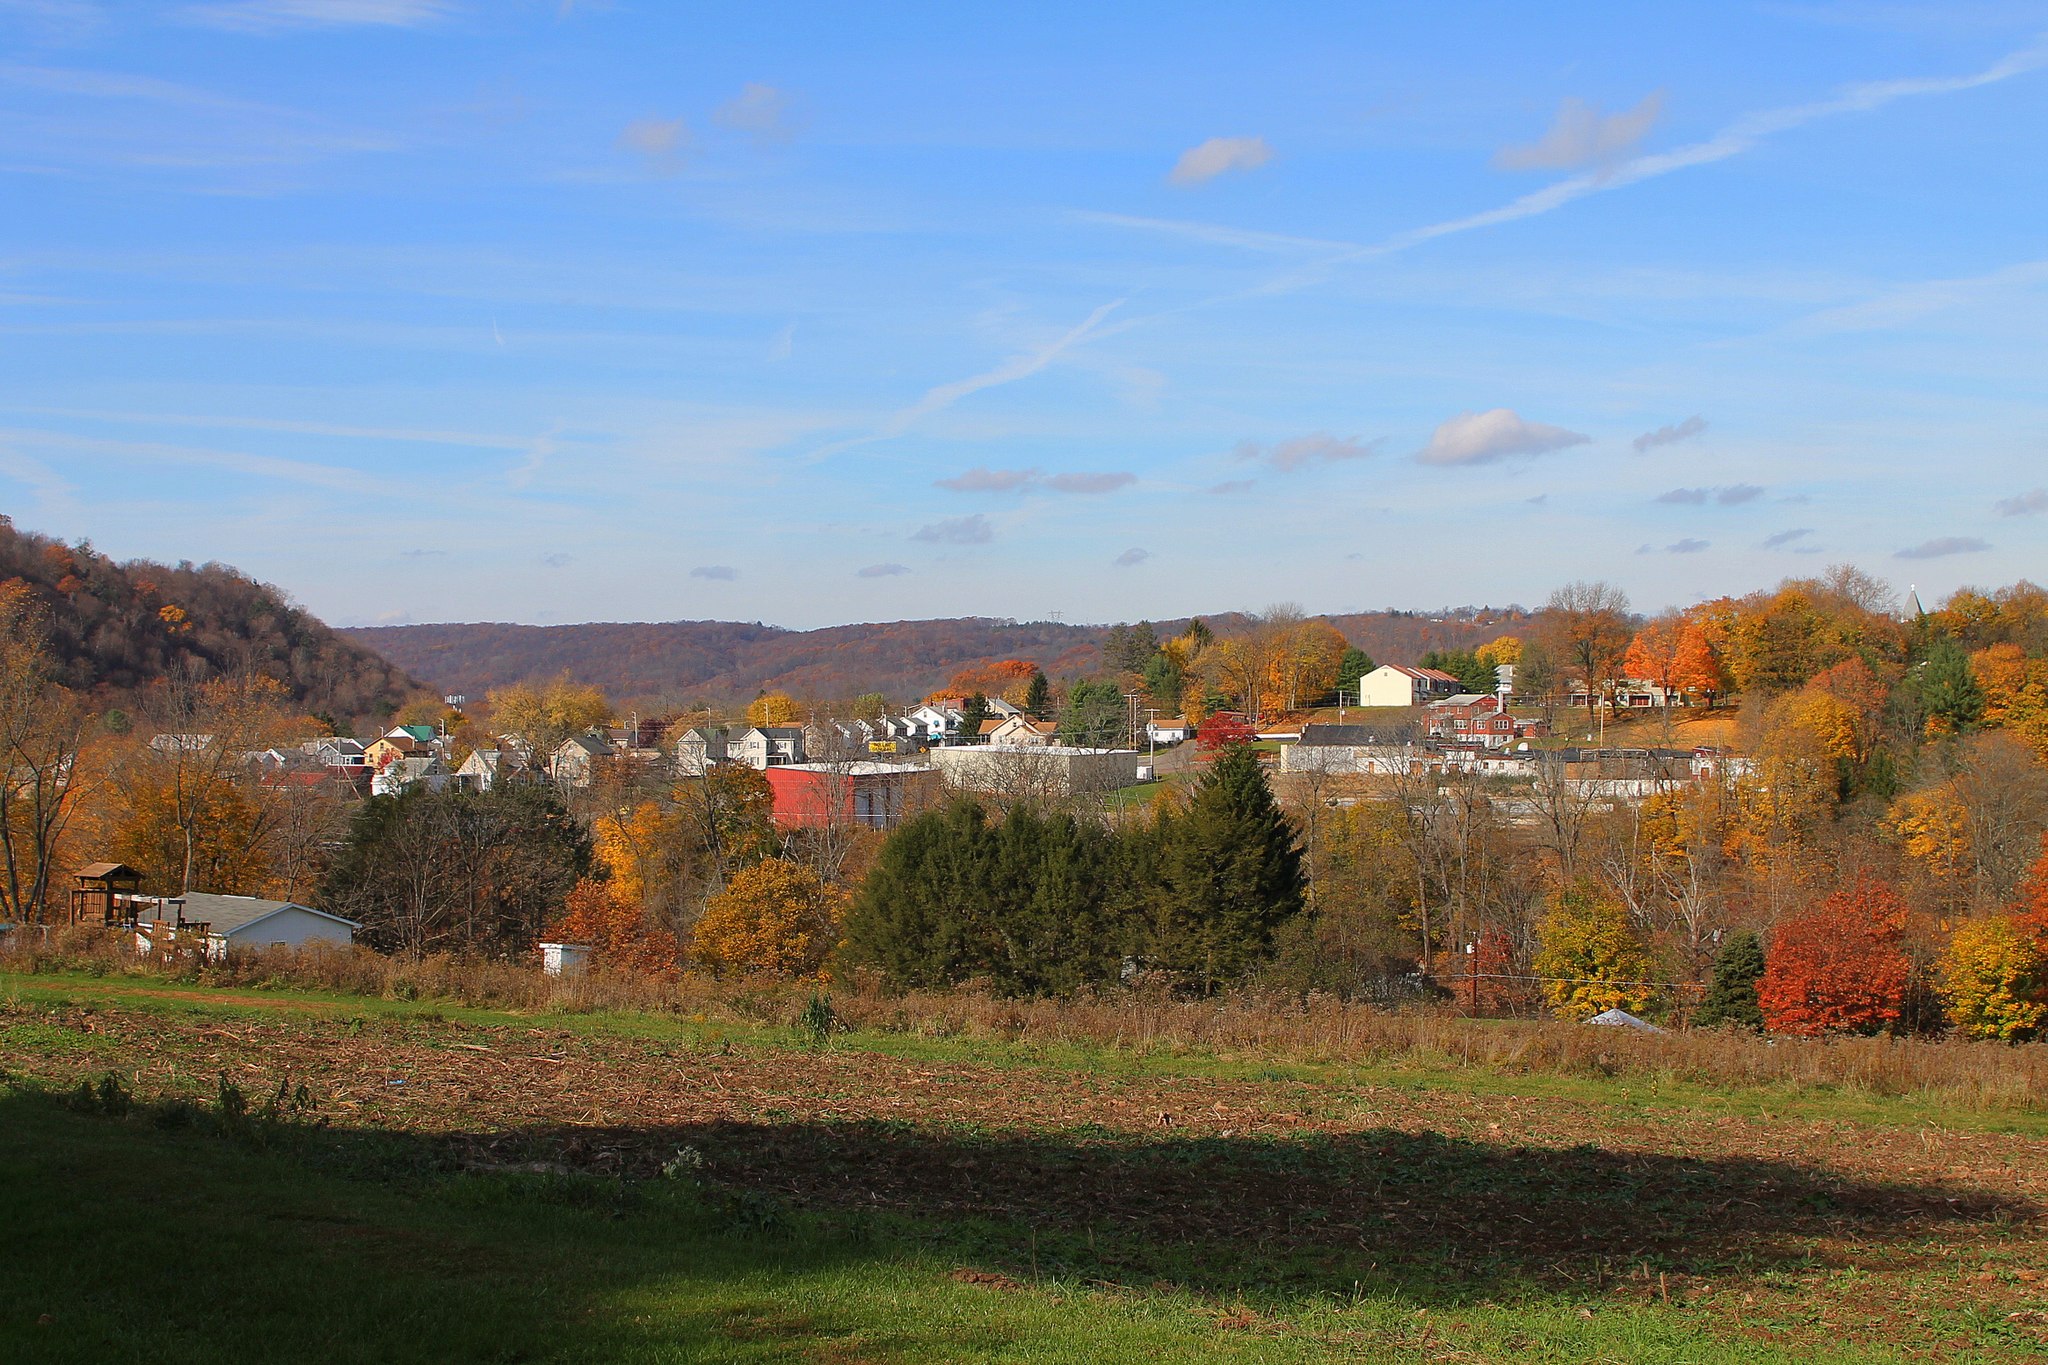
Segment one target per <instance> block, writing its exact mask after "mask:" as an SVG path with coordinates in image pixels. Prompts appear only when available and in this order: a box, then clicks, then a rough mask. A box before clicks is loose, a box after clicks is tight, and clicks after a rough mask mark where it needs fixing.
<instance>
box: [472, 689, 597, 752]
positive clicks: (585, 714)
mask: <svg viewBox="0 0 2048 1365" xmlns="http://www.w3.org/2000/svg"><path fill="white" fill-rule="evenodd" d="M490 707H491V724H492V725H493V727H494V728H496V730H497V731H498V733H499V734H510V735H518V736H519V737H520V738H521V739H523V740H525V741H526V742H527V743H528V744H530V745H532V746H533V748H534V751H535V752H536V753H539V754H548V753H552V752H554V749H555V746H556V745H558V744H560V743H561V742H562V741H563V740H565V739H567V738H569V737H570V736H571V735H580V734H582V733H583V732H584V731H586V730H591V729H595V728H596V727H597V726H600V725H603V724H604V723H605V722H606V721H608V720H610V719H611V716H612V704H611V703H610V702H608V701H606V700H605V697H604V693H602V692H600V691H598V690H597V689H596V688H595V687H582V686H579V685H577V684H576V683H573V682H570V681H569V675H568V674H566V673H564V674H562V675H561V676H559V677H557V678H556V679H554V681H552V682H549V683H544V684H542V685H540V686H538V687H536V686H534V685H532V684H529V683H515V684H514V685H513V686H511V687H501V688H499V689H497V690H496V691H494V692H492V693H491V694H490Z"/></svg>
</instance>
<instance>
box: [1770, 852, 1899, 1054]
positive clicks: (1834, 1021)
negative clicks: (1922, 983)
mask: <svg viewBox="0 0 2048 1365" xmlns="http://www.w3.org/2000/svg"><path fill="white" fill-rule="evenodd" d="M1905 931H1906V903H1905V901H1903V900H1901V899H1900V898H1899V893H1898V892H1896V891H1894V890H1892V889H1891V888H1890V887H1889V886H1886V885H1885V884H1884V883H1882V882H1879V881H1877V880H1875V879H1874V878H1872V877H1870V876H1869V875H1867V874H1866V875H1864V876H1861V877H1858V878H1857V879H1856V881H1854V882H1853V883H1851V884H1850V885H1848V886H1845V887H1843V888H1842V889H1841V890H1839V891H1836V892H1835V893H1834V894H1833V895H1831V896H1829V897H1828V898H1827V899H1826V900H1824V901H1822V902H1821V903H1820V904H1819V905H1817V906H1815V907H1813V908H1812V909H1810V910H1808V911H1806V912H1805V913H1804V914H1800V915H1794V916H1792V917H1791V918H1789V919H1787V920H1785V921H1784V922H1783V923H1781V924H1780V925H1779V926H1778V928H1777V931H1776V932H1775V933H1773V934H1772V935H1771V947H1770V953H1769V955H1768V957H1767V958H1766V959H1765V963H1764V974H1763V979H1762V980H1760V981H1758V982H1757V988H1756V995H1757V1003H1758V1004H1759V1005H1761V1006H1762V1007H1763V1013H1764V1024H1765V1026H1766V1027H1768V1028H1769V1029H1770V1030H1771V1031H1772V1032H1774V1033H1796V1034H1801V1035H1804V1036H1806V1037H1809V1038H1810V1037H1817V1036H1819V1035H1821V1034H1825V1033H1876V1032H1878V1031H1879V1030H1881V1029H1884V1028H1887V1027H1889V1026H1890V1025H1892V1024H1893V1023H1895V1022H1897V1020H1898V1017H1899V1013H1900V1011H1901V1009H1902V1008H1903V1007H1904V1004H1905V999H1906V987H1907V984H1908V981H1909V980H1910V978H1911V975H1912V963H1911V962H1910V961H1908V960H1907V957H1906V954H1905V951H1904V949H1903V948H1901V946H1900V944H1901V941H1902V940H1903V939H1904V937H1905Z"/></svg>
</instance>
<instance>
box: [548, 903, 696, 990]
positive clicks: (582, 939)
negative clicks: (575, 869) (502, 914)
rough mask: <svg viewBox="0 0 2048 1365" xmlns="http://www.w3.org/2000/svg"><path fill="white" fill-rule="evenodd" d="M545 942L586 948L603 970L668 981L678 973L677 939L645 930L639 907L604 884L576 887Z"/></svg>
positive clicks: (666, 934)
mask: <svg viewBox="0 0 2048 1365" xmlns="http://www.w3.org/2000/svg"><path fill="white" fill-rule="evenodd" d="M546 937H547V939H548V940H549V941H550V942H556V943H587V944H589V945H590V952H591V956H592V957H593V958H594V959H595V960H596V961H598V962H600V963H603V964H605V965H606V966H612V967H623V968H625V969H626V970H628V971H635V972H645V973H647V974H649V975H653V976H669V977H673V976H675V975H677V973H678V970H679V969H678V960H679V958H680V956H681V955H680V953H679V952H678V951H677V946H676V936H675V935H674V934H671V933H670V932H669V931H668V930H666V929H659V928H655V927H653V926H651V925H649V924H648V923H647V916H646V914H645V912H644V911H642V910H641V908H640V907H639V906H638V905H637V904H635V903H634V902H633V901H630V900H628V899H626V898H625V897H624V896H621V895H619V894H618V893H617V892H616V891H615V890H613V888H612V887H610V886H609V885H607V884H606V883H604V882H594V881H580V882H578V883H576V889H575V890H573V891H571V892H570V893H569V900H568V904H567V907H566V908H565V910H564V912H563V915H562V918H561V919H559V920H557V921H556V922H555V924H554V925H553V926H552V927H551V928H549V929H548V931H547V934H546Z"/></svg>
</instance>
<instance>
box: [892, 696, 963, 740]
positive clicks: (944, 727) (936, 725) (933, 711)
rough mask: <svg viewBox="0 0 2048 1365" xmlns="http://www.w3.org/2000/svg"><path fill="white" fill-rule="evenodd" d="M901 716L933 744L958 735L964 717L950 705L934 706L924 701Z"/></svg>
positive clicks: (955, 737)
mask: <svg viewBox="0 0 2048 1365" xmlns="http://www.w3.org/2000/svg"><path fill="white" fill-rule="evenodd" d="M903 718H904V719H905V720H907V721H909V722H910V723H911V724H913V725H915V726H917V727H918V729H919V730H921V731H922V732H923V733H924V736H925V738H927V739H929V740H930V741H931V742H932V743H934V744H944V743H946V742H947V741H949V740H953V739H958V738H959V737H960V723H961V722H962V721H963V720H965V719H966V717H965V716H963V715H962V714H961V713H960V712H959V711H958V710H957V709H955V708H954V707H951V706H934V705H932V704H931V703H930V702H926V703H925V704H924V705H922V706H913V707H911V708H910V709H909V710H908V711H906V712H904V713H903Z"/></svg>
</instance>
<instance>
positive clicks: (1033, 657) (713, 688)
mask: <svg viewBox="0 0 2048 1365" xmlns="http://www.w3.org/2000/svg"><path fill="white" fill-rule="evenodd" d="M1187 619H1188V618H1186V617H1181V618H1178V619H1175V620H1170V621H1169V620H1160V621H1157V622H1155V623H1154V625H1155V626H1156V627H1157V629H1158V630H1159V632H1160V634H1161V635H1162V636H1164V635H1166V634H1169V633H1171V632H1172V631H1175V630H1178V629H1179V628H1180V627H1181V626H1183V625H1185V624H1186V622H1187ZM1202 619H1203V620H1204V621H1207V622H1208V623H1209V624H1210V625H1211V626H1212V627H1213V628H1214V629H1216V630H1217V631H1218V632H1219V633H1223V634H1228V633H1229V631H1230V630H1231V629H1232V628H1234V627H1235V626H1237V625H1239V624H1242V622H1243V620H1244V618H1243V617H1242V616H1239V615H1237V614H1236V613H1231V612H1221V613H1218V614H1216V615H1213V616H1204V617H1203V618H1202ZM1325 619H1326V620H1328V621H1329V622H1330V623H1331V624H1332V625H1334V626H1336V627H1337V629H1339V630H1341V631H1343V632H1344V634H1345V636H1346V637H1347V638H1348V639H1350V641H1351V642H1352V643H1353V644H1355V645H1357V646H1358V647H1359V648H1361V649H1363V650H1364V651H1365V652H1366V653H1368V654H1370V655H1372V656H1373V658H1374V659H1377V660H1392V661H1396V662H1401V661H1409V660H1412V659H1415V658H1420V657H1421V656H1422V655H1423V654H1424V653H1427V652H1428V651H1429V650H1431V649H1437V648H1445V649H1456V648H1470V647H1472V646H1473V645H1477V644H1483V643H1484V642H1486V641H1487V640H1491V639H1493V638H1494V637H1495V636H1497V635H1501V634H1511V633H1514V632H1515V631H1517V630H1519V629H1521V628H1522V626H1523V624H1524V623H1525V622H1526V621H1527V619H1528V618H1527V615H1526V613H1523V612H1520V611H1518V610H1516V609H1513V608H1508V609H1492V608H1457V609H1453V610H1450V611H1446V612H1440V613H1435V614H1423V613H1416V612H1398V611H1381V612H1361V613H1351V614H1346V615H1337V616H1329V617H1326V618H1325ZM1108 629H1109V627H1108V626H1107V625H1064V624H1060V623H1058V622H1051V621H1010V620H1004V619H999V618H992V617H979V616H969V617H955V618H950V619H940V620H929V621H891V622H872V623H865V624H859V625H845V626H827V627H824V628H822V629H819V630H785V629H783V628H781V627H779V626H764V625H760V624H758V623H755V624H748V623H743V622H735V621H667V622H592V623H588V624H583V625H564V626H522V625H508V624H494V623H477V624H444V625H413V626H362V627H356V628H352V629H347V630H344V631H342V632H341V633H342V634H344V635H347V636H349V637H350V638H352V639H354V640H357V641H359V642H360V643H362V644H364V645H367V646H369V647H370V648H372V649H375V650H376V651H377V652H378V653H380V654H382V655H383V656H384V657H385V658H387V659H389V660H391V661H392V662H393V663H395V664H397V665H398V666H399V667H400V668H403V669H404V670H405V671H406V672H408V673H411V674H413V675H415V676H417V677H420V678H424V679H426V680H427V681H429V682H431V683H433V684H434V685H435V687H436V688H437V689H438V690H441V691H447V692H463V693H467V694H469V695H472V696H475V695H480V694H482V693H485V692H488V691H490V690H491V689H492V688H494V687H504V686H506V685H508V684H510V683H516V682H524V681H527V680H529V679H535V678H546V677H553V676H555V675H557V674H561V673H567V674H568V675H569V676H570V677H572V678H574V679H575V680H576V681H578V682H581V683H588V684H592V685H595V686H597V687H601V688H603V689H604V691H605V692H606V694H607V695H609V696H611V697H612V698H613V699H614V700H617V701H627V700H634V699H641V700H645V701H648V702H650V703H652V704H655V705H669V706H685V705H688V704H690V703H692V702H697V701H706V702H711V703H722V702H731V701H735V700H744V699H746V698H750V697H753V696H755V695H756V694H757V693H759V692H761V691H763V690H767V691H782V692H788V693H789V694H790V695H791V696H794V697H797V698H798V699H800V700H815V701H825V700H831V699H838V698H847V697H853V696H857V695H859V694H860V693H863V692H880V693H882V694H884V695H885V696H888V697H889V698H891V699H892V700H902V699H904V698H908V697H917V696H923V695H924V694H926V693H928V692H931V691H934V690H935V689H937V688H939V687H942V686H944V685H945V683H946V681H947V679H949V678H951V677H952V676H953V674H955V673H956V672H958V671H959V670H961V669H962V668H965V667H967V666H968V665H970V664H975V663H982V662H986V661H989V660H994V659H1028V660H1030V661H1031V662H1033V663H1035V664H1037V665H1038V666H1039V667H1040V668H1042V669H1044V670H1045V672H1046V673H1047V675H1048V676H1051V677H1054V678H1063V677H1070V676H1078V675H1085V674H1088V673H1092V672H1094V671H1095V670H1096V669H1098V668H1099V667H1101V662H1102V640H1103V636H1104V634H1105V633H1106V632H1107V631H1108Z"/></svg>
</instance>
